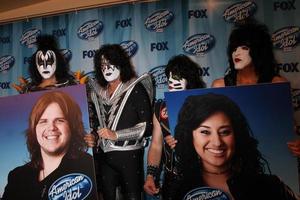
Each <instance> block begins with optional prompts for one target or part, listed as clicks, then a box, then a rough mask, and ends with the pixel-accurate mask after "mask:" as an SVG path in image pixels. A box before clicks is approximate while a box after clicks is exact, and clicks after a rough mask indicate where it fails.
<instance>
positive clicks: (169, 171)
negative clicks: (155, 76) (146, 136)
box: [144, 55, 205, 200]
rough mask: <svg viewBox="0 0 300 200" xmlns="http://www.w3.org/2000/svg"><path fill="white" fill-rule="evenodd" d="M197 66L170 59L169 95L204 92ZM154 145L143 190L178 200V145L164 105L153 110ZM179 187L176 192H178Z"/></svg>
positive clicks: (185, 59) (187, 60) (180, 58)
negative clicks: (175, 182)
mask: <svg viewBox="0 0 300 200" xmlns="http://www.w3.org/2000/svg"><path fill="white" fill-rule="evenodd" d="M199 70H200V69H199V67H198V65H197V64H196V63H195V62H193V61H192V60H191V59H190V58H189V57H187V56H185V55H178V56H174V57H173V58H171V59H170V60H169V62H168V64H167V66H166V68H165V74H166V76H167V78H168V90H169V91H182V90H186V89H193V88H203V87H204V86H205V85H204V82H203V81H202V80H201V77H200V72H199ZM154 112H155V113H154V115H153V132H152V141H151V145H150V148H149V151H148V159H147V163H148V166H147V177H146V181H145V183H144V190H145V191H146V193H147V194H149V195H157V194H159V193H160V192H161V195H162V198H163V199H164V200H165V199H166V200H171V199H176V198H177V191H176V188H177V187H176V186H175V185H173V184H172V182H174V181H175V180H176V179H178V178H180V176H179V174H178V173H179V172H178V170H177V168H176V166H175V162H176V159H175V155H174V151H173V149H174V148H175V146H176V143H177V141H176V140H175V139H174V137H173V136H172V135H171V133H170V130H169V122H168V114H167V108H166V103H165V101H157V102H156V104H155V106H154ZM161 160H162V163H163V170H164V182H163V186H162V191H160V188H159V186H158V184H157V183H158V181H159V178H160V177H159V176H160V165H161ZM175 187H176V188H175Z"/></svg>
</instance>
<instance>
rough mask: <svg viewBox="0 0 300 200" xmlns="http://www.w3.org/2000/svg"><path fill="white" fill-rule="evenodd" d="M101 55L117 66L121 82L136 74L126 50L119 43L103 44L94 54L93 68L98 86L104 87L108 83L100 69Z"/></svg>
mask: <svg viewBox="0 0 300 200" xmlns="http://www.w3.org/2000/svg"><path fill="white" fill-rule="evenodd" d="M102 55H103V56H104V57H105V58H106V59H107V60H108V61H109V62H110V63H111V64H113V65H116V66H117V67H118V69H119V70H120V78H121V81H122V82H123V83H125V82H127V81H129V80H130V79H132V78H135V77H136V76H137V75H136V72H135V70H134V67H133V65H132V63H131V62H130V57H129V56H128V54H127V53H126V51H125V50H124V49H123V48H122V47H121V46H120V45H119V44H105V45H102V46H101V47H100V49H98V50H97V51H96V53H95V56H94V70H95V73H96V79H97V81H98V83H99V84H100V86H102V87H105V86H107V84H108V82H107V81H106V80H105V78H104V76H103V74H102V71H101V59H102V58H101V57H102Z"/></svg>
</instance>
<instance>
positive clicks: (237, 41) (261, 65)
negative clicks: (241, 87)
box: [225, 18, 278, 85]
mask: <svg viewBox="0 0 300 200" xmlns="http://www.w3.org/2000/svg"><path fill="white" fill-rule="evenodd" d="M242 45H245V46H247V47H249V48H250V52H249V54H250V56H251V58H252V62H253V65H254V67H255V72H256V74H257V75H258V83H268V82H271V81H272V79H273V77H274V76H277V75H278V69H277V68H278V67H277V63H276V60H275V56H274V53H273V43H272V38H271V35H270V33H269V30H268V27H267V26H266V25H265V24H262V23H260V22H258V21H257V20H255V19H253V18H249V19H246V20H245V21H241V22H239V23H236V24H235V26H234V27H233V30H232V32H231V34H230V36H229V40H228V47H227V57H228V63H229V72H228V74H226V76H225V81H227V82H228V84H229V85H235V83H236V75H237V70H236V69H235V68H234V63H233V60H232V52H233V51H235V49H236V48H237V47H238V46H242Z"/></svg>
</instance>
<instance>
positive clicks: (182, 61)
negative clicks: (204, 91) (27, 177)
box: [165, 54, 205, 89]
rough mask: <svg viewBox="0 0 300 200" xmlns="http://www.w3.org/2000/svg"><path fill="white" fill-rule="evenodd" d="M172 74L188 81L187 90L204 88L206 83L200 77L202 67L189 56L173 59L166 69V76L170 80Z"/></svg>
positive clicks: (178, 56)
mask: <svg viewBox="0 0 300 200" xmlns="http://www.w3.org/2000/svg"><path fill="white" fill-rule="evenodd" d="M170 72H172V74H173V75H177V76H180V77H181V78H185V79H186V80H187V86H186V88H187V89H193V88H204V87H205V83H204V82H203V80H202V79H201V76H200V67H199V66H198V64H197V63H195V62H194V61H192V60H191V59H190V58H189V57H188V56H186V55H183V54H180V55H177V56H174V57H172V58H171V59H170V60H169V62H168V64H167V66H166V68H165V75H166V76H167V77H168V78H169V76H170Z"/></svg>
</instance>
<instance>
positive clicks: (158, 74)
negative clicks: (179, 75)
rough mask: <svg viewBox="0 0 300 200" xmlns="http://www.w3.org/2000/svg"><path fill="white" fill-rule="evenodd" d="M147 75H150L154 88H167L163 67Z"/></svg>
mask: <svg viewBox="0 0 300 200" xmlns="http://www.w3.org/2000/svg"><path fill="white" fill-rule="evenodd" d="M149 73H150V74H151V77H152V79H153V82H154V85H155V87H156V88H160V89H163V88H166V87H167V82H168V78H167V76H166V75H165V66H164V65H163V66H158V67H155V68H153V69H151V70H150V71H149Z"/></svg>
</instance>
